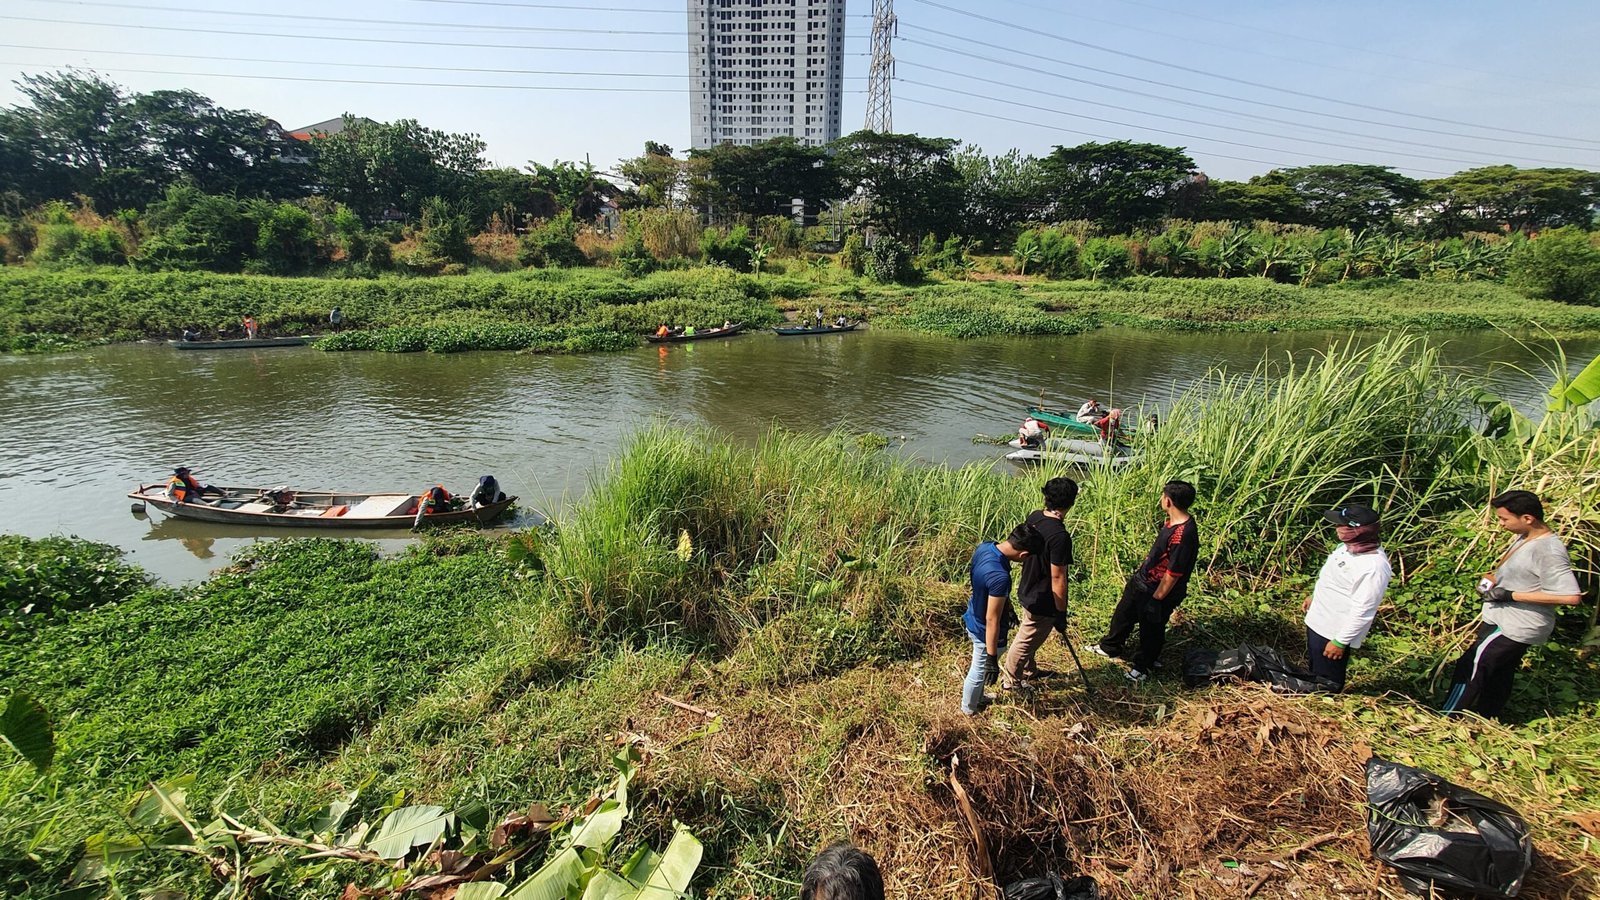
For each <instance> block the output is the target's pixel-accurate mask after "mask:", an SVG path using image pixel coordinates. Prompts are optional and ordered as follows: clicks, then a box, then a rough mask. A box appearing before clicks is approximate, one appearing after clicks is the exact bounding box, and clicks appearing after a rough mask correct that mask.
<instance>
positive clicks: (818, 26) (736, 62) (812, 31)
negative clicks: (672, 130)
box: [689, 0, 845, 148]
mask: <svg viewBox="0 0 1600 900" xmlns="http://www.w3.org/2000/svg"><path fill="white" fill-rule="evenodd" d="M844 5H845V0H689V86H690V90H691V92H692V93H691V94H690V102H689V119H690V122H689V125H690V128H689V130H690V135H691V137H692V139H693V145H694V146H695V147H696V148H704V147H714V146H716V145H718V144H725V143H732V144H746V145H748V144H757V143H760V142H761V141H765V140H770V139H772V138H775V137H793V138H795V139H796V140H799V141H800V142H802V143H805V144H813V145H820V144H826V143H828V142H829V141H833V140H836V139H838V137H839V106H840V97H841V95H842V93H843V86H844Z"/></svg>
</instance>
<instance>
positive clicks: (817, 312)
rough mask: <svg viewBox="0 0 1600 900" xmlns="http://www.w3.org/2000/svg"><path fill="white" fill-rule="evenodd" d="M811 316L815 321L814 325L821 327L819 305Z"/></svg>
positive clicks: (820, 309) (820, 308)
mask: <svg viewBox="0 0 1600 900" xmlns="http://www.w3.org/2000/svg"><path fill="white" fill-rule="evenodd" d="M813 318H814V319H815V320H816V323H817V325H816V327H818V328H821V327H822V307H820V306H819V307H817V311H816V313H815V314H814V316H813Z"/></svg>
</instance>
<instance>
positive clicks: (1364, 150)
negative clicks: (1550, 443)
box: [902, 60, 1572, 166]
mask: <svg viewBox="0 0 1600 900" xmlns="http://www.w3.org/2000/svg"><path fill="white" fill-rule="evenodd" d="M902 62H904V63H905V65H908V66H912V67H913V68H918V69H927V70H929V71H933V72H939V73H941V74H945V75H954V76H956V77H958V78H965V79H967V80H969V81H981V82H984V83H985V84H994V85H999V86H1001V87H1011V88H1017V89H1019V90H1024V91H1027V92H1029V93H1031V94H1043V95H1045V96H1047V97H1055V98H1057V99H1060V100H1072V101H1074V102H1077V103H1086V104H1089V105H1090V106H1099V107H1104V108H1106V109H1120V110H1123V111H1125V112H1130V113H1136V114H1138V115H1143V116H1153V117H1155V118H1159V119H1171V120H1173V121H1175V122H1185V123H1187V124H1190V125H1210V126H1215V125H1216V123H1214V122H1204V121H1201V120H1199V119H1188V118H1184V117H1183V116H1174V115H1169V114H1167V113H1158V112H1151V111H1149V110H1143V109H1129V108H1128V107H1125V106H1119V105H1117V104H1114V103H1102V102H1100V101H1098V100H1089V99H1087V98H1084V97H1074V96H1073V95H1071V94H1061V93H1057V92H1055V91H1047V90H1043V89H1042V88H1034V87H1024V86H1022V85H1018V84H1014V83H1012V82H1006V81H998V80H996V79H993V78H982V77H979V76H977V75H970V74H967V73H964V72H953V71H951V70H949V69H941V68H938V67H936V66H928V65H923V64H922V63H917V62H910V61H906V60H902ZM997 62H998V60H997ZM902 80H905V79H902ZM906 83H907V84H916V83H917V82H914V81H907V82H906ZM926 87H935V86H934V85H926ZM939 89H940V90H943V88H939ZM958 93H959V92H958ZM1002 102H1004V101H1002ZM1062 114H1063V115H1076V114H1075V113H1067V112H1063V113H1062ZM1086 118H1087V117H1086ZM1096 121H1102V122H1107V123H1109V124H1112V125H1121V126H1124V127H1127V128H1142V129H1146V130H1149V131H1156V132H1161V133H1170V134H1178V135H1179V136H1180V137H1196V138H1197V139H1199V140H1210V139H1209V138H1198V137H1197V136H1195V135H1184V134H1181V133H1178V132H1167V131H1165V130H1164V129H1160V128H1152V127H1150V126H1147V125H1134V124H1131V123H1127V122H1115V121H1112V120H1110V119H1098V120H1096ZM1228 127H1229V130H1230V131H1235V132H1240V133H1243V134H1256V135H1260V136H1262V137H1268V138H1277V139H1279V140H1285V141H1298V142H1301V143H1308V144H1321V145H1323V146H1325V147H1333V148H1335V149H1338V150H1354V151H1358V152H1361V153H1377V154H1383V155H1389V156H1410V157H1414V158H1416V159H1426V160H1431V161H1433V162H1447V163H1461V164H1463V165H1469V166H1479V165H1484V164H1485V163H1484V162H1481V161H1479V162H1475V161H1473V160H1470V159H1458V158H1455V157H1449V156H1435V155H1433V154H1428V153H1416V152H1412V151H1406V150H1384V149H1380V148H1377V147H1359V146H1355V145H1353V144H1340V143H1338V142H1335V141H1324V140H1319V139H1317V138H1308V137H1296V136H1294V135H1290V134H1280V133H1277V132H1272V131H1258V130H1256V129H1253V128H1239V127H1237V126H1228ZM1379 140H1383V139H1382V138H1379ZM1263 149H1264V148H1263ZM1519 158H1521V159H1524V160H1527V161H1530V162H1548V163H1555V164H1557V165H1563V166H1565V165H1572V164H1571V163H1566V162H1561V161H1559V160H1547V159H1539V158H1537V157H1519ZM1485 159H1489V160H1491V161H1496V162H1497V161H1500V159H1499V158H1496V157H1485Z"/></svg>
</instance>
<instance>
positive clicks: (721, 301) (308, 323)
mask: <svg viewBox="0 0 1600 900" xmlns="http://www.w3.org/2000/svg"><path fill="white" fill-rule="evenodd" d="M334 306H338V307H340V308H341V309H342V311H343V312H344V316H345V321H346V323H347V327H348V328H349V329H350V330H349V331H347V332H346V333H344V334H342V335H340V336H337V337H333V338H330V339H329V340H328V341H327V342H326V343H325V344H323V347H324V349H330V350H341V349H361V350H390V351H409V350H424V349H426V350H432V351H435V352H452V351H456V350H473V349H495V350H522V349H526V350H535V351H541V352H543V351H554V352H586V351H597V350H616V349H622V348H625V347H630V346H636V345H638V344H639V343H640V335H643V334H644V333H646V332H649V331H652V330H654V328H655V327H656V326H657V325H658V324H660V323H661V322H673V323H680V324H683V323H694V324H699V325H702V326H704V325H707V324H720V323H721V322H722V321H723V320H724V319H732V320H735V321H744V322H746V323H748V324H749V325H750V326H752V327H765V326H767V325H771V324H775V323H777V322H779V321H781V320H782V319H783V317H784V315H785V314H786V313H790V312H795V311H799V312H803V313H809V312H810V311H811V310H812V309H814V308H815V307H817V306H821V307H823V309H824V310H825V312H826V314H827V315H828V316H830V317H831V316H833V315H836V314H840V313H843V314H845V315H848V316H850V317H852V318H862V319H867V320H869V321H871V322H872V323H873V325H874V326H875V327H881V328H901V329H906V330H910V331H917V332H923V333H928V334H942V335H947V336H950V337H958V338H966V337H977V336H982V335H992V334H1010V335H1041V334H1067V333H1076V332H1082V331H1088V330H1092V329H1094V328H1097V327H1100V326H1102V325H1123V326H1130V327H1136V328H1146V329H1156V330H1185V331H1268V330H1291V329H1312V328H1341V329H1342V328H1396V327H1405V328H1411V329H1416V330H1431V329H1451V330H1456V329H1479V328H1509V329H1524V328H1531V327H1538V328H1542V329H1546V330H1549V331H1552V332H1554V333H1557V334H1572V333H1582V332H1595V331H1600V307H1589V306H1574V305H1570V304H1564V303H1555V302H1552V301H1546V300H1532V299H1529V298H1527V297H1524V296H1522V295H1521V294H1518V293H1516V292H1515V291H1513V290H1511V289H1510V288H1507V287H1505V286H1503V285H1499V284H1495V283H1491V282H1472V283H1465V284H1455V283H1447V282H1430V281H1381V280H1366V281H1360V282H1352V283H1350V284H1346V285H1332V286H1325V287H1311V288H1301V287H1296V286H1292V285H1284V284H1278V283H1276V282H1272V281H1268V280H1266V279H1259V278H1233V279H1192V278H1186V279H1176V278H1130V279H1125V280H1121V281H1116V282H1093V281H1043V280H1026V279H1018V280H1000V281H960V282H953V281H935V282H929V283H926V284H922V285H918V286H911V287H900V286H884V285H877V284H873V283H871V282H868V281H866V280H864V279H850V278H844V279H843V280H839V279H838V278H835V277H830V278H826V279H825V278H821V277H819V278H817V279H815V280H812V279H804V278H796V277H789V276H754V275H738V274H735V273H733V272H731V271H729V270H726V269H719V268H705V269H691V270H686V271H674V272H659V273H655V274H652V275H647V276H644V277H641V278H629V277H627V276H625V275H622V274H621V273H618V272H616V271H611V270H562V269H556V270H537V271H529V272H522V273H514V274H503V275H489V274H480V275H465V276H456V277H440V278H430V279H408V278H384V279H378V280H355V279H348V280H344V279H326V278H269V277H263V276H244V275H212V274H203V273H187V274H137V273H108V274H78V273H66V272H41V271H37V270H14V269H0V349H10V350H14V351H41V350H55V349H70V348H73V347H78V346H83V345H84V344H86V343H100V342H105V341H123V340H136V339H140V338H146V337H157V338H175V337H177V336H178V334H179V333H180V332H181V331H182V329H183V328H184V327H185V326H188V325H194V326H197V327H199V328H201V329H202V330H203V331H205V332H207V333H228V332H229V331H230V330H232V331H234V332H236V331H237V329H238V323H239V321H240V319H242V318H243V317H244V316H245V315H246V314H251V315H254V316H255V317H256V319H257V321H259V322H260V323H261V325H262V327H263V328H264V329H265V331H266V333H268V334H300V333H305V332H314V331H321V330H323V329H324V328H325V323H326V321H327V315H328V311H329V310H330V309H332V308H333V307H334Z"/></svg>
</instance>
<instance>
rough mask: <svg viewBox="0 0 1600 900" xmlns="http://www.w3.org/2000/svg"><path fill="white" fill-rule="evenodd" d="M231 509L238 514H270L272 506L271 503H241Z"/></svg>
mask: <svg viewBox="0 0 1600 900" xmlns="http://www.w3.org/2000/svg"><path fill="white" fill-rule="evenodd" d="M232 508H233V509H236V510H238V511H239V512H247V513H264V512H272V504H271V503H261V502H255V503H241V504H239V505H238V506H235V507H232Z"/></svg>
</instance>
